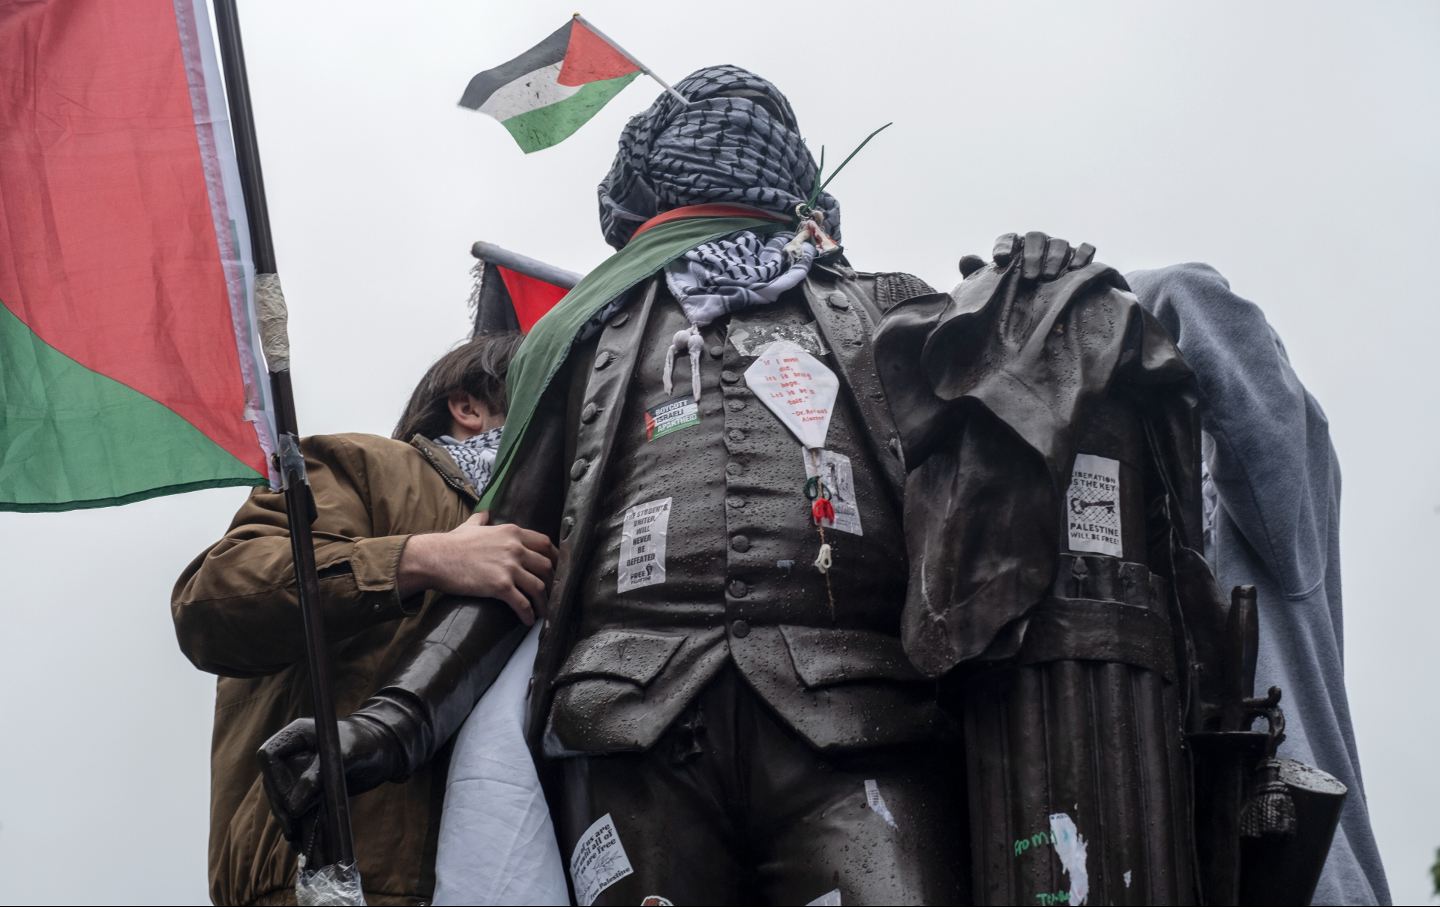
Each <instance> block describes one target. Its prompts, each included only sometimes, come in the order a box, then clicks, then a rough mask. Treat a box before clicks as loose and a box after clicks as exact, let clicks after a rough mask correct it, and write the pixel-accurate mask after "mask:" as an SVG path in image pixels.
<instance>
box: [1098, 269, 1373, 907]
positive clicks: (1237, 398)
mask: <svg viewBox="0 0 1440 907" xmlns="http://www.w3.org/2000/svg"><path fill="white" fill-rule="evenodd" d="M1126 279H1127V280H1128V281H1129V283H1130V286H1131V287H1132V288H1133V289H1134V291H1135V294H1136V296H1138V297H1139V299H1140V303H1141V305H1142V306H1144V308H1145V309H1146V310H1147V311H1149V312H1150V313H1151V314H1153V315H1154V316H1155V317H1156V318H1157V319H1159V321H1160V323H1161V324H1163V325H1164V326H1165V328H1166V329H1168V330H1169V331H1170V333H1171V335H1172V336H1174V338H1175V340H1176V342H1177V344H1178V345H1179V347H1180V352H1181V354H1182V355H1183V356H1184V357H1185V360H1186V361H1187V362H1189V363H1190V366H1191V368H1193V369H1194V371H1195V376H1196V378H1197V379H1198V382H1199V386H1200V393H1201V405H1202V418H1203V423H1202V425H1203V429H1204V435H1203V438H1202V442H1203V445H1204V454H1205V463H1206V466H1207V467H1208V473H1209V474H1208V477H1207V479H1206V488H1205V498H1206V508H1205V509H1206V538H1205V554H1206V557H1207V558H1208V559H1209V560H1210V563H1211V565H1212V566H1213V567H1214V568H1215V572H1216V575H1217V576H1218V578H1219V580H1220V587H1221V588H1222V589H1227V590H1228V589H1230V588H1231V587H1232V586H1235V585H1239V584H1241V583H1250V584H1253V585H1254V586H1255V588H1256V591H1257V592H1258V594H1259V611H1260V657H1259V665H1258V668H1257V674H1256V681H1255V686H1256V689H1257V690H1260V691H1263V690H1265V689H1268V688H1269V687H1270V686H1272V685H1275V686H1279V687H1280V688H1281V689H1282V690H1283V691H1284V698H1283V700H1282V701H1281V706H1282V707H1283V708H1284V709H1285V718H1286V730H1285V733H1286V739H1285V742H1284V744H1282V745H1281V747H1280V754H1281V755H1283V756H1289V757H1290V758H1293V759H1298V760H1300V761H1302V762H1308V763H1310V764H1312V765H1315V766H1316V767H1318V768H1320V769H1323V770H1324V771H1327V772H1329V773H1330V774H1332V775H1334V776H1335V777H1336V778H1338V779H1340V781H1342V782H1343V783H1344V784H1345V785H1346V786H1347V787H1348V788H1349V789H1350V794H1349V796H1348V797H1347V798H1346V801H1345V807H1344V811H1343V813H1342V815H1341V818H1340V827H1339V828H1338V829H1337V830H1336V832H1335V842H1334V844H1333V845H1332V847H1331V849H1330V857H1329V859H1328V861H1327V862H1326V864H1325V870H1324V873H1323V874H1322V875H1321V877H1320V884H1319V887H1317V888H1316V890H1315V897H1314V903H1316V904H1389V903H1390V888H1389V885H1388V884H1387V883H1386V881H1385V867H1384V865H1383V864H1382V863H1381V862H1380V851H1379V848H1378V847H1377V846H1376V844H1375V836H1374V834H1373V832H1372V831H1371V830H1370V814H1369V810H1368V808H1367V806H1366V803H1365V790H1364V787H1363V786H1362V784H1361V780H1360V757H1359V755H1358V753H1357V752H1356V748H1355V732H1354V729H1353V728H1352V727H1351V723H1350V706H1349V704H1348V702H1347V700H1346V697H1345V669H1344V655H1343V653H1344V640H1343V636H1342V624H1341V613H1340V466H1339V463H1338V462H1337V461H1336V459H1335V449H1334V447H1333V446H1331V444H1330V426H1329V423H1328V422H1327V421H1326V419H1325V413H1324V412H1323V411H1321V409H1320V404H1319V403H1317V402H1316V401H1315V398H1314V397H1312V396H1310V394H1309V393H1308V392H1307V391H1306V390H1305V386H1304V385H1302V384H1301V383H1300V379H1299V378H1298V377H1297V376H1296V375H1295V371H1294V369H1292V368H1291V367H1290V360H1289V358H1288V357H1287V356H1286V354H1285V347H1284V345H1283V344H1281V342H1280V338H1279V337H1278V336H1277V335H1276V333H1275V331H1274V329H1273V328H1271V327H1270V324H1269V322H1267V321H1266V320H1265V315H1264V313H1262V312H1261V311H1260V308H1259V306H1257V305H1255V304H1254V303H1252V302H1249V301H1247V300H1245V299H1241V298H1240V297H1239V296H1236V295H1235V294H1234V293H1233V292H1231V290H1230V284H1229V282H1228V281H1226V280H1225V278H1224V277H1222V276H1221V275H1220V274H1219V273H1218V272H1217V271H1215V269H1214V268H1211V267H1210V266H1209V265H1204V264H1183V265H1173V266H1171V267H1168V268H1161V269H1158V270H1154V271H1137V272H1135V273H1132V274H1128V275H1126ZM1212 502H1213V511H1212Z"/></svg>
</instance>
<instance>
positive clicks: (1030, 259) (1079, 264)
mask: <svg viewBox="0 0 1440 907" xmlns="http://www.w3.org/2000/svg"><path fill="white" fill-rule="evenodd" d="M991 254H992V255H993V257H994V259H995V265H996V267H999V268H1005V267H1007V266H1008V265H1009V264H1010V262H1011V261H1012V260H1013V259H1014V258H1015V257H1016V256H1017V255H1018V256H1020V276H1021V278H1022V279H1024V280H1054V279H1055V278H1057V277H1059V276H1060V275H1061V274H1063V273H1065V272H1066V271H1073V270H1075V269H1077V268H1083V267H1085V266H1086V265H1088V264H1089V263H1090V260H1091V259H1092V258H1094V257H1095V247H1094V246H1092V245H1090V244H1089V243H1088V242H1087V243H1081V244H1080V245H1079V246H1076V247H1074V248H1072V247H1071V246H1070V243H1068V242H1066V241H1065V240H1063V239H1059V238H1056V237H1050V236H1046V235H1045V234H1044V233H1039V232H1031V233H1026V234H1025V235H1024V236H1023V237H1022V236H1020V234H1018V233H1006V234H1005V235H1003V236H1001V237H1000V238H998V239H996V240H995V251H994V252H993V253H991ZM984 266H985V260H984V259H983V258H981V257H980V256H978V255H966V256H965V257H964V258H962V259H960V276H961V277H969V276H970V275H971V274H974V273H975V272H976V271H978V270H980V269H981V268H983V267H984Z"/></svg>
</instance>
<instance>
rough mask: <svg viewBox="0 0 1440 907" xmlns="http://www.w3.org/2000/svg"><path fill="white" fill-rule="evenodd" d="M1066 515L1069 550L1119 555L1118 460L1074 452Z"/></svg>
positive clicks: (1120, 549)
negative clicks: (1073, 470) (1073, 467)
mask: <svg viewBox="0 0 1440 907" xmlns="http://www.w3.org/2000/svg"><path fill="white" fill-rule="evenodd" d="M1065 515H1066V518H1067V519H1068V520H1069V530H1070V550H1071V551H1090V552H1093V553H1095V554H1108V555H1111V556H1112V557H1120V555H1121V553H1122V551H1123V549H1122V548H1121V545H1120V461H1119V460H1112V459H1110V458H1109V457H1097V456H1094V455H1092V454H1083V453H1082V454H1076V455H1075V472H1074V473H1073V474H1072V476H1071V478H1070V490H1069V491H1067V492H1066V493H1065Z"/></svg>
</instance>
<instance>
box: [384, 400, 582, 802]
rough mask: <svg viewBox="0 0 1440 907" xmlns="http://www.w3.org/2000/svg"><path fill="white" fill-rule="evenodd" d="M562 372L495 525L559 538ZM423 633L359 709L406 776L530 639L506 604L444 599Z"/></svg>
mask: <svg viewBox="0 0 1440 907" xmlns="http://www.w3.org/2000/svg"><path fill="white" fill-rule="evenodd" d="M568 384H569V381H568V380H566V376H565V375H564V374H563V373H562V374H561V375H557V376H556V378H555V379H554V381H553V382H552V384H551V387H552V392H550V393H548V394H547V395H546V399H545V400H544V401H542V403H541V406H540V407H539V408H538V409H537V411H536V412H535V415H534V416H533V417H532V421H531V425H530V430H529V432H528V433H527V435H526V438H525V441H524V444H523V446H522V447H521V449H520V450H519V451H518V452H517V453H518V454H519V455H518V456H517V457H516V458H515V461H514V465H513V466H512V467H511V472H510V474H509V475H508V476H507V477H506V482H505V486H504V489H503V490H502V492H501V494H500V496H499V498H498V500H497V501H496V502H495V505H494V507H493V509H492V511H491V516H492V520H493V521H494V522H496V523H517V524H519V525H521V526H524V527H526V528H528V529H533V530H535V531H537V532H543V533H545V534H546V535H548V536H550V540H551V541H552V542H557V541H558V536H559V531H560V514H561V511H562V509H563V507H564V503H565V493H566V488H567V483H566V477H565V471H564V463H565V457H566V453H567V448H566V437H567V432H566V426H567V424H568V419H569V407H568V406H567V397H566V394H565V393H564V391H563V389H564V388H566V387H567V386H568ZM421 620H422V621H423V622H424V623H423V627H424V629H423V631H422V633H421V634H420V636H419V637H418V638H417V639H416V640H415V642H414V643H412V644H411V646H410V647H409V649H408V650H407V651H406V652H404V653H403V654H402V655H401V657H400V660H399V663H398V665H397V667H396V668H395V671H394V673H393V674H391V675H390V677H389V678H387V679H386V681H385V683H384V684H383V685H382V687H381V688H380V689H379V690H378V691H376V693H375V695H374V696H372V697H371V698H370V699H369V700H368V701H367V702H365V703H364V704H363V705H362V706H361V709H360V711H362V712H364V713H365V714H367V715H369V716H370V717H372V718H376V719H378V720H379V721H380V722H381V723H382V724H383V725H385V726H386V727H387V728H389V730H390V731H391V732H392V734H393V739H395V740H397V741H398V743H399V745H400V749H401V774H400V775H398V776H397V777H404V776H408V775H409V774H410V773H412V772H414V771H416V770H417V769H419V768H420V767H421V766H422V765H424V764H425V763H427V762H429V761H430V760H431V759H432V758H434V755H435V752H436V750H438V749H439V748H440V747H442V746H444V745H445V743H446V742H447V741H448V740H449V739H450V738H451V737H452V736H454V734H455V732H456V731H458V730H459V729H460V725H461V724H462V723H464V721H465V718H466V716H468V715H469V714H470V710H471V709H472V708H474V706H475V703H476V702H478V701H479V700H480V697H481V696H483V695H484V694H485V691H486V690H488V689H489V688H490V685H491V684H492V683H494V682H495V678H496V677H498V676H499V674H500V672H501V670H503V669H504V667H505V665H506V663H507V662H508V661H509V659H510V656H511V655H512V654H514V652H515V650H516V649H517V648H518V647H519V645H520V643H521V641H522V640H523V639H524V638H525V631H526V628H525V626H524V624H522V623H521V622H520V620H519V618H517V617H516V616H515V614H514V612H513V611H511V610H510V607H509V606H508V605H506V604H505V603H504V602H501V601H498V600H496V599H474V598H457V597H453V596H441V597H440V598H438V599H437V600H436V601H435V602H434V603H432V604H431V605H430V606H429V607H428V608H426V610H425V614H424V616H423V617H422V618H421Z"/></svg>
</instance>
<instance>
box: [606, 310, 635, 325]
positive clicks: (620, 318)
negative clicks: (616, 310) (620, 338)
mask: <svg viewBox="0 0 1440 907" xmlns="http://www.w3.org/2000/svg"><path fill="white" fill-rule="evenodd" d="M629 320H630V313H629V312H621V313H620V314H619V315H616V316H615V317H614V318H611V319H610V326H611V327H612V328H618V327H619V326H620V325H622V324H624V323H625V322H627V321H629Z"/></svg>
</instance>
